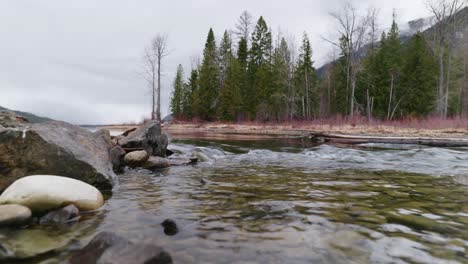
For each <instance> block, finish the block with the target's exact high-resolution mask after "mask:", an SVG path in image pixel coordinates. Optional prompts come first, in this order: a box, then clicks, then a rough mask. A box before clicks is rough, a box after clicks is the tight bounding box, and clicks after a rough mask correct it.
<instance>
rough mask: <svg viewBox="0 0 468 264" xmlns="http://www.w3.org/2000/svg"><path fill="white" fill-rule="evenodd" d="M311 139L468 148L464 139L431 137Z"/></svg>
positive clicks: (315, 137) (315, 138)
mask: <svg viewBox="0 0 468 264" xmlns="http://www.w3.org/2000/svg"><path fill="white" fill-rule="evenodd" d="M310 138H311V139H312V140H313V141H315V142H317V143H332V144H348V145H356V144H368V143H382V144H405V145H424V146H430V147H443V148H447V147H468V139H464V138H429V137H377V136H355V135H341V134H324V133H311V134H310Z"/></svg>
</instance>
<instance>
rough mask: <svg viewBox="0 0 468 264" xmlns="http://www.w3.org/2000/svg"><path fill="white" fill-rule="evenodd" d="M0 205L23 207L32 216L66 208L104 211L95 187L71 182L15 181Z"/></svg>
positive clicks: (33, 178) (57, 178)
mask: <svg viewBox="0 0 468 264" xmlns="http://www.w3.org/2000/svg"><path fill="white" fill-rule="evenodd" d="M0 204H20V205H23V206H26V207H28V208H29V209H31V211H33V212H46V211H50V210H54V209H57V208H60V207H62V206H64V205H67V204H74V205H75V206H76V207H77V208H78V209H79V210H81V211H93V210H97V209H99V208H101V207H102V205H103V204H104V198H103V196H102V194H101V192H100V191H99V190H98V189H96V188H95V187H93V186H91V185H89V184H87V183H84V182H81V181H77V180H74V179H70V178H65V177H60V176H49V175H36V176H29V177H25V178H22V179H19V180H17V181H15V182H14V183H13V184H12V185H11V186H10V187H8V188H7V189H6V190H5V192H3V193H2V195H1V196H0Z"/></svg>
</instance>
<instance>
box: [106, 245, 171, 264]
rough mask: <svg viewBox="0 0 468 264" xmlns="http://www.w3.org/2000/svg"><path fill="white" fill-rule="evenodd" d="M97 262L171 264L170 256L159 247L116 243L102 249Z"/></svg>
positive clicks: (109, 263) (111, 263) (108, 263)
mask: <svg viewBox="0 0 468 264" xmlns="http://www.w3.org/2000/svg"><path fill="white" fill-rule="evenodd" d="M97 263H99V264H128V263H132V264H171V263H173V262H172V258H171V255H169V253H167V252H166V251H164V249H162V248H161V247H158V246H155V245H149V244H142V245H140V244H131V243H127V244H123V243H122V244H118V245H116V246H113V247H110V248H109V249H108V250H106V251H104V254H102V256H101V257H100V258H99V260H98V261H97Z"/></svg>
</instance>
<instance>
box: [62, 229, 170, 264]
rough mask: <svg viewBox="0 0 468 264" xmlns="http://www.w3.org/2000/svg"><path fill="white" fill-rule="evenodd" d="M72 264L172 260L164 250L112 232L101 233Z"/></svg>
mask: <svg viewBox="0 0 468 264" xmlns="http://www.w3.org/2000/svg"><path fill="white" fill-rule="evenodd" d="M69 263H70V264H79V263H99V264H108V263H109V264H110V263H112V264H127V263H132V264H149V263H158V264H169V263H172V258H171V256H170V255H169V253H167V252H166V251H164V249H162V248H160V247H158V246H156V245H149V244H135V243H132V242H130V241H128V240H127V239H125V238H123V237H121V236H118V235H116V234H114V233H111V232H101V233H99V234H98V235H96V236H95V237H94V238H93V239H92V240H91V241H90V242H89V244H88V245H87V246H85V247H84V248H83V249H81V250H79V251H78V252H76V253H75V254H74V255H73V256H72V257H71V258H70V259H69Z"/></svg>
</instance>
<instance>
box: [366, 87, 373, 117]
mask: <svg viewBox="0 0 468 264" xmlns="http://www.w3.org/2000/svg"><path fill="white" fill-rule="evenodd" d="M366 101H367V102H366V103H367V107H366V108H367V120H368V121H370V120H371V118H372V117H371V115H372V113H371V108H370V107H371V102H370V96H369V88H367V90H366Z"/></svg>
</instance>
